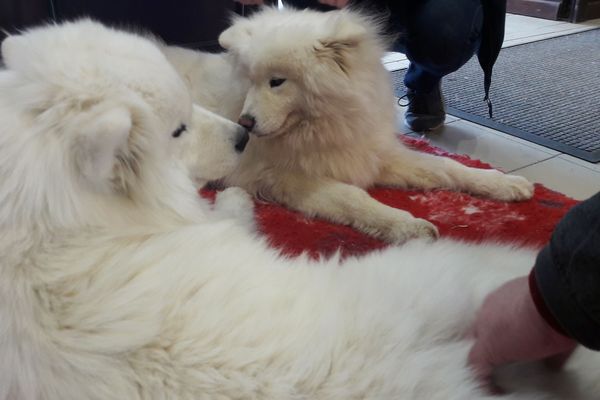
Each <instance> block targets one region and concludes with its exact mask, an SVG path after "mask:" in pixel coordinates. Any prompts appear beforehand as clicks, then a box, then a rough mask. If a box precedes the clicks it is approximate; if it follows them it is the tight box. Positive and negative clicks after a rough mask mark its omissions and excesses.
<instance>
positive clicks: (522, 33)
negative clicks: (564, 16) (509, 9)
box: [502, 14, 600, 47]
mask: <svg viewBox="0 0 600 400" xmlns="http://www.w3.org/2000/svg"><path fill="white" fill-rule="evenodd" d="M597 27H600V19H596V20H591V21H586V22H583V23H579V24H572V23H569V22H564V21H551V20H545V19H541V18H532V17H526V16H522V15H514V14H508V15H507V17H506V33H505V35H504V43H503V45H502V47H509V46H516V45H519V44H523V43H530V42H535V41H538V40H543V39H549V38H552V37H558V36H563V35H568V34H572V33H577V32H583V31H586V30H589V29H594V28H597Z"/></svg>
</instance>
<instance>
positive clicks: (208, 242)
mask: <svg viewBox="0 0 600 400" xmlns="http://www.w3.org/2000/svg"><path fill="white" fill-rule="evenodd" d="M2 54H3V56H4V58H5V61H6V64H7V70H4V71H1V72H0V133H1V134H0V177H1V179H2V185H0V254H1V257H2V259H1V263H0V399H1V400H17V399H18V400H33V399H48V400H57V399H60V400H69V399H72V400H83V399H86V400H88V399H98V400H100V399H102V400H108V399H128V400H130V399H196V400H197V399H278V400H279V399H399V398H401V399H418V400H422V399H444V400H448V399H460V400H464V399H482V398H488V396H486V395H485V394H484V393H483V392H482V391H480V390H479V389H477V388H476V384H475V383H474V382H473V380H472V376H471V373H470V371H469V370H468V369H467V367H466V366H465V360H466V354H467V351H468V345H469V342H468V341H467V340H463V339H462V336H463V335H464V332H465V329H466V327H467V326H468V324H469V322H470V321H471V320H472V317H473V315H474V312H475V309H476V307H477V306H478V305H479V304H480V302H481V300H482V298H483V296H484V295H485V294H486V293H488V292H489V291H490V290H492V289H493V288H494V287H496V286H497V285H499V284H500V283H502V282H504V281H506V280H507V279H509V278H511V277H514V276H516V275H519V274H524V273H526V272H527V270H528V268H529V267H530V266H531V264H532V263H533V261H534V253H533V252H532V251H528V250H518V249H511V248H508V247H502V246H493V245H487V246H486V245H482V246H468V245H464V244H459V243H452V242H449V241H439V242H437V243H435V244H433V245H427V244H425V243H423V242H421V241H415V242H412V243H410V244H409V245H406V246H404V247H402V248H392V249H389V250H386V251H383V252H380V253H375V254H371V255H369V256H367V257H364V258H360V259H349V260H346V261H344V262H343V263H342V264H341V266H340V261H339V260H336V259H333V260H329V261H322V262H310V261H309V260H307V259H304V258H299V259H294V260H286V259H283V258H282V257H280V256H279V255H278V254H277V253H276V252H275V251H274V250H271V249H269V248H268V246H267V245H266V244H265V243H264V242H263V241H261V240H259V239H257V238H256V237H254V236H253V234H252V233H251V232H249V229H248V226H247V225H246V224H245V223H241V222H240V220H238V219H235V218H226V217H224V216H223V213H221V212H214V211H211V210H210V207H209V206H208V204H206V203H205V202H204V201H203V200H201V199H200V198H199V197H198V196H197V194H196V189H195V185H194V184H193V183H192V181H191V179H190V178H189V177H188V175H187V171H186V168H185V167H184V166H183V165H181V163H180V162H178V160H177V158H178V157H179V154H178V153H177V152H178V151H180V150H178V146H177V145H176V144H177V141H176V140H175V139H173V138H172V137H171V132H172V131H173V130H174V129H176V128H177V127H178V126H179V125H180V124H181V123H182V122H183V123H187V124H188V126H189V128H190V132H188V133H187V135H196V134H197V135H200V136H199V137H202V135H204V134H207V132H205V131H204V130H203V129H202V127H201V126H200V127H196V126H193V124H194V123H195V122H202V121H203V119H204V118H208V117H210V116H204V117H202V119H195V116H194V115H193V113H194V112H193V110H192V105H191V102H190V99H189V96H188V95H187V92H186V90H185V88H184V84H183V83H182V82H181V81H180V79H179V78H178V76H177V74H176V73H175V71H174V70H173V69H172V68H171V67H170V66H169V65H168V63H167V61H166V60H165V59H164V57H163V55H162V54H161V53H160V51H159V50H158V49H157V48H156V47H155V46H154V45H153V44H151V43H150V42H148V41H146V40H144V39H142V38H139V37H135V36H132V35H130V34H126V33H121V32H116V31H112V30H109V29H107V28H104V27H102V26H100V25H98V24H96V23H93V22H90V21H81V22H77V23H70V24H65V25H62V26H50V27H44V28H38V29H35V30H32V31H29V32H27V33H24V34H23V35H20V36H13V37H10V38H9V39H7V40H6V41H5V42H4V43H3V44H2ZM229 126H230V125H227V124H224V125H222V126H220V127H219V129H218V131H219V132H221V134H223V135H226V136H230V135H235V133H231V132H230V130H229V128H228V127H229ZM221 128H222V129H221ZM185 135H186V134H184V136H182V137H181V138H182V139H183V138H185ZM173 142H175V143H173ZM203 143H204V142H203V140H199V141H198V142H196V145H197V148H196V151H197V157H200V158H201V159H203V160H206V161H207V162H209V165H210V160H212V159H215V158H216V159H217V160H219V159H221V160H223V159H224V158H228V157H233V158H235V157H236V153H235V152H232V151H231V149H229V150H228V149H225V148H223V147H213V146H212V145H210V146H203ZM174 144H175V146H174ZM232 146H233V144H232ZM216 152H223V153H222V154H215V153H216ZM234 161H235V160H234ZM225 164H227V163H225ZM225 164H223V165H225ZM221 172H222V173H228V172H230V171H225V170H223V171H221ZM213 174H214V171H209V175H213ZM220 204H224V205H225V206H224V207H222V206H220ZM250 204H251V203H250V199H249V198H248V197H244V195H243V192H240V191H239V190H236V189H228V190H227V191H225V192H223V194H222V195H221V198H219V199H217V209H218V211H223V210H225V209H227V208H228V207H232V206H233V207H234V208H235V207H242V208H243V207H246V208H247V209H248V210H251V208H250V207H251V205H250ZM583 355H584V356H585V357H589V354H586V353H583ZM585 357H581V356H579V357H578V358H577V360H575V361H576V363H577V362H578V363H581V365H580V366H579V369H578V372H580V373H584V372H585V370H586V368H587V370H588V372H589V374H590V377H591V378H590V379H588V380H586V381H579V380H573V379H570V378H569V375H568V374H562V375H558V376H548V375H547V373H544V372H542V371H537V372H536V371H533V372H532V371H528V372H527V373H532V374H533V375H532V377H533V378H535V379H534V380H532V381H531V382H533V383H532V384H531V385H530V386H529V387H528V386H520V387H517V388H516V389H515V390H517V392H515V393H514V394H512V395H509V396H507V397H506V398H507V399H517V398H527V399H541V398H564V399H569V400H573V399H576V398H579V397H578V395H577V394H576V392H577V391H580V390H582V389H589V392H588V393H592V394H593V393H597V391H598V389H600V388H599V387H598V386H599V385H598V383H597V382H598V380H597V375H598V374H597V372H596V373H594V372H595V371H590V366H593V365H594V364H592V363H591V362H592V361H593V359H591V358H590V359H586V358H585ZM590 360H592V361H590ZM521 375H522V374H520V376H521ZM581 376H583V375H581ZM592 378H596V380H594V379H592ZM578 379H580V378H578ZM539 380H541V382H540V381H539ZM551 382H555V383H556V382H562V384H563V385H562V386H561V387H560V388H552V386H551V384H550V383H551ZM566 383H569V384H575V386H573V387H571V386H568V385H566ZM511 385H513V386H514V382H512V383H511ZM586 385H588V386H586ZM544 387H547V388H549V389H548V390H549V391H548V392H547V391H546V389H543V388H544ZM561 390H563V391H566V392H565V393H563V395H562V396H557V397H554V395H552V393H550V392H553V393H555V394H556V393H560V391H561ZM594 390H596V392H594ZM581 398H585V396H581Z"/></svg>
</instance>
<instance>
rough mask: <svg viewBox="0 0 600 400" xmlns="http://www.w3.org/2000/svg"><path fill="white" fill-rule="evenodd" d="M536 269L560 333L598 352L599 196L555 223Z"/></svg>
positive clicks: (599, 329)
mask: <svg viewBox="0 0 600 400" xmlns="http://www.w3.org/2000/svg"><path fill="white" fill-rule="evenodd" d="M534 268H535V276H536V280H537V284H538V288H539V290H540V293H541V294H542V297H543V298H544V301H545V302H546V305H547V306H548V308H549V309H550V311H551V312H552V314H553V315H554V317H555V318H556V320H557V321H558V322H559V323H560V325H561V326H562V327H563V328H564V330H565V331H566V332H567V333H569V335H570V336H572V337H573V338H575V339H576V340H577V341H578V342H579V343H581V344H582V345H584V346H586V347H588V348H590V349H593V350H600V193H598V194H596V195H595V196H593V197H592V198H590V199H588V200H586V201H584V202H582V203H580V204H579V205H577V206H575V207H574V208H573V209H572V210H571V211H569V213H567V215H566V216H565V217H564V218H563V219H562V220H561V221H560V222H559V224H558V225H557V227H556V229H555V230H554V233H553V235H552V238H551V240H550V243H549V244H548V245H547V246H546V247H545V248H544V249H543V250H542V251H541V252H540V254H539V255H538V258H537V260H536V263H535V267H534Z"/></svg>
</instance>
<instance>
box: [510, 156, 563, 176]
mask: <svg viewBox="0 0 600 400" xmlns="http://www.w3.org/2000/svg"><path fill="white" fill-rule="evenodd" d="M562 154H563V153H558V154H555V155H553V156H550V157H548V158H544V159H542V160H538V161H536V162H533V163H531V164H527V165H524V166H522V167H519V168H515V169H512V170H510V171H506V173H507V174H512V173H514V172H519V171H520V170H522V169H525V168H528V167H531V166H533V165H536V164H540V163H543V162H545V161H548V160H551V159H553V158H558V156H560V155H562ZM548 155H550V154H548Z"/></svg>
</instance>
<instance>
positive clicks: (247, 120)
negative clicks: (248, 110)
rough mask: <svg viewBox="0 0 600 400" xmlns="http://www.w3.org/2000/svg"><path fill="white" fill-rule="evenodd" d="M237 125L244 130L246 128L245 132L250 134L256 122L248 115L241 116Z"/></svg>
mask: <svg viewBox="0 0 600 400" xmlns="http://www.w3.org/2000/svg"><path fill="white" fill-rule="evenodd" d="M238 124H240V125H241V126H243V127H244V128H246V130H247V131H248V132H250V131H252V129H254V125H256V120H255V119H254V117H253V116H252V115H250V114H243V115H242V116H241V117H240V120H239V121H238Z"/></svg>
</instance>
